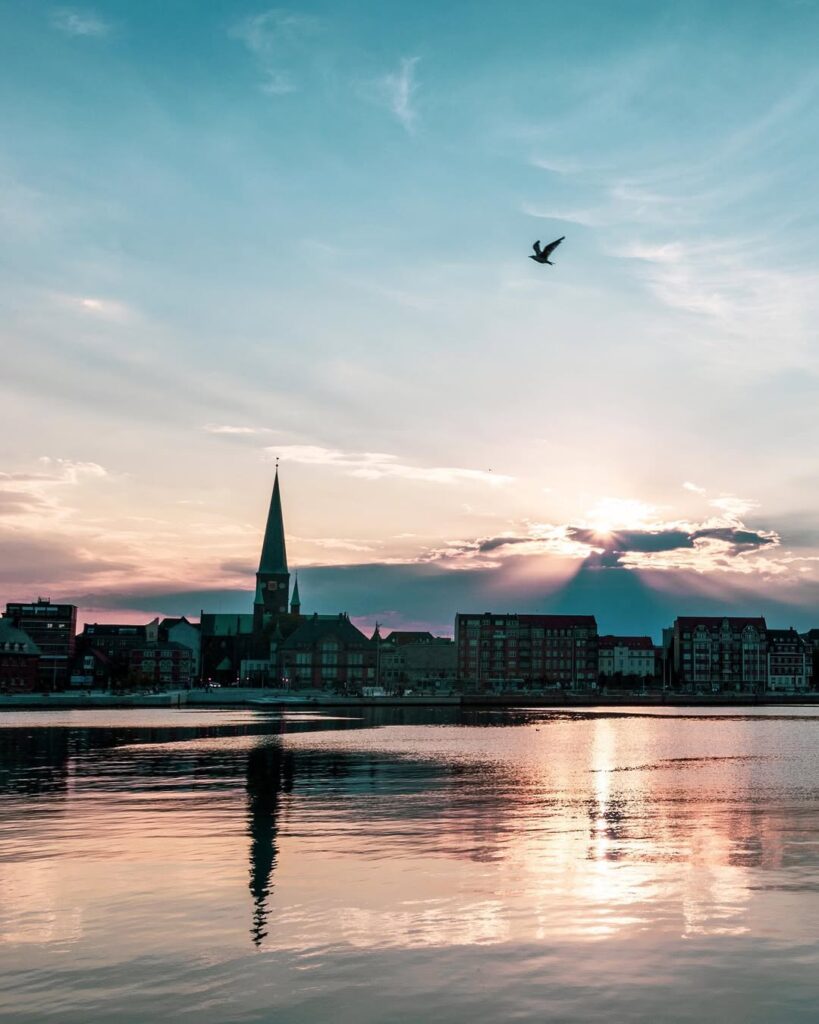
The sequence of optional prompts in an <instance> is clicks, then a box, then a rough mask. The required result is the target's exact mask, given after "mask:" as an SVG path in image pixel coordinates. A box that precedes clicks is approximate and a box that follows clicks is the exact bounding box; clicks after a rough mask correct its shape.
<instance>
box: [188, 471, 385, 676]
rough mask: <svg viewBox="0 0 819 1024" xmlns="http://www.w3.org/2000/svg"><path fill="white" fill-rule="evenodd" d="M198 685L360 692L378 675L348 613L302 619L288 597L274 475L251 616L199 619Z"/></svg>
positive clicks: (296, 602)
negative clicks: (202, 682)
mask: <svg viewBox="0 0 819 1024" xmlns="http://www.w3.org/2000/svg"><path fill="white" fill-rule="evenodd" d="M200 624H201V631H202V678H203V680H206V681H207V680H214V681H217V682H221V683H227V684H232V683H236V682H242V683H245V684H246V685H262V686H303V687H331V688H334V689H342V690H345V691H351V690H353V691H354V690H358V689H360V688H361V686H362V685H363V684H365V683H367V682H371V681H372V680H373V678H374V675H375V664H376V648H375V645H374V644H373V643H372V642H371V641H370V640H369V639H368V638H367V637H366V636H365V635H364V634H363V633H362V632H361V631H360V630H359V629H358V628H357V627H356V626H354V625H353V623H352V622H350V619H349V616H347V615H346V614H345V613H339V614H337V615H317V614H315V615H311V616H303V615H302V612H301V599H300V597H299V587H298V581H296V582H295V586H294V587H293V594H292V598H291V596H290V571H289V569H288V567H287V543H286V540H285V532H284V515H283V512H282V499H281V489H280V485H279V472H278V468H277V470H276V475H275V478H274V481H273V493H272V495H271V498H270V507H269V510H268V514H267V522H266V525H265V531H264V537H263V539H262V550H261V555H260V558H259V568H258V571H257V573H256V592H255V597H254V600H253V611H252V612H249V613H240V614H238V615H235V614H229V615H227V614H221V613H211V612H205V611H203V612H202V615H201V623H200Z"/></svg>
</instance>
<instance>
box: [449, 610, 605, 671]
mask: <svg viewBox="0 0 819 1024" xmlns="http://www.w3.org/2000/svg"><path fill="white" fill-rule="evenodd" d="M455 644H456V647H457V652H458V654H457V664H458V679H459V681H460V682H461V683H462V684H463V685H465V686H468V687H475V688H476V689H479V690H488V689H502V688H510V687H511V688H514V687H522V688H539V687H544V686H548V687H563V688H570V689H577V690H586V689H593V688H594V687H595V686H596V685H597V675H598V666H597V621H596V620H595V618H594V616H593V615H517V614H498V613H494V612H484V613H483V614H474V613H468V614H465V613H458V615H456V617H455Z"/></svg>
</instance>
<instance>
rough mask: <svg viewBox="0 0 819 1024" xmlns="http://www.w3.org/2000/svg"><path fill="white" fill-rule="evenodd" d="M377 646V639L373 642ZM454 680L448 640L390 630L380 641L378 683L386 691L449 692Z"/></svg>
mask: <svg viewBox="0 0 819 1024" xmlns="http://www.w3.org/2000/svg"><path fill="white" fill-rule="evenodd" d="M373 639H374V640H376V642H378V641H379V640H380V638H377V639H376V638H375V637H374V638H373ZM457 678H458V651H457V648H456V646H455V642H454V640H450V639H449V637H440V636H433V635H432V633H427V632H410V631H403V630H393V631H392V633H390V634H388V635H387V636H386V637H384V639H383V640H380V648H379V655H378V679H379V682H380V684H382V685H383V686H384V687H386V689H387V690H389V691H393V692H394V691H395V690H399V689H416V688H421V689H430V688H435V689H439V690H440V689H447V690H448V689H451V688H452V687H453V686H454V685H455V683H456V681H457Z"/></svg>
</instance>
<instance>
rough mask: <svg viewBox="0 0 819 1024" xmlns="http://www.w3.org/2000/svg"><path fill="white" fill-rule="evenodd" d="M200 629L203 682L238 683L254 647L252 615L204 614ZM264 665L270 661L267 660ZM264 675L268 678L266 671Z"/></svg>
mask: <svg viewBox="0 0 819 1024" xmlns="http://www.w3.org/2000/svg"><path fill="white" fill-rule="evenodd" d="M199 623H200V626H201V644H202V646H201V664H202V671H201V679H202V681H203V682H205V683H221V684H222V685H230V684H235V683H237V682H239V679H240V677H241V669H242V663H243V662H246V661H247V660H248V659H249V658H250V656H251V654H252V652H253V646H254V636H255V634H254V631H253V613H252V612H250V613H246V612H240V613H238V614H234V615H229V614H225V613H222V612H215V613H214V612H205V611H203V612H202V613H201V614H200V616H199ZM264 661H265V664H266V663H267V661H268V659H264ZM264 675H265V677H266V675H267V670H266V669H265V671H264Z"/></svg>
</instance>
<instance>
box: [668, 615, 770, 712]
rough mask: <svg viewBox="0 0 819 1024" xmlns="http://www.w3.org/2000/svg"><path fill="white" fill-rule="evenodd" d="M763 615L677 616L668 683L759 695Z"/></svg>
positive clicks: (763, 673) (764, 670)
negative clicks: (747, 616) (756, 693)
mask: <svg viewBox="0 0 819 1024" xmlns="http://www.w3.org/2000/svg"><path fill="white" fill-rule="evenodd" d="M767 634H768V628H767V625H766V623H765V619H764V618H763V617H762V616H758V617H755V618H746V617H741V616H725V617H720V616H709V615H703V616H699V617H698V616H691V615H685V616H680V617H679V618H677V619H676V620H675V622H674V626H673V634H672V638H671V665H672V668H671V683H672V685H673V686H674V687H676V688H678V689H681V690H685V691H689V692H690V691H698V690H699V691H711V692H714V693H719V692H722V691H725V692H739V691H751V692H762V691H764V690H765V689H766V688H767V682H768V640H767Z"/></svg>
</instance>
